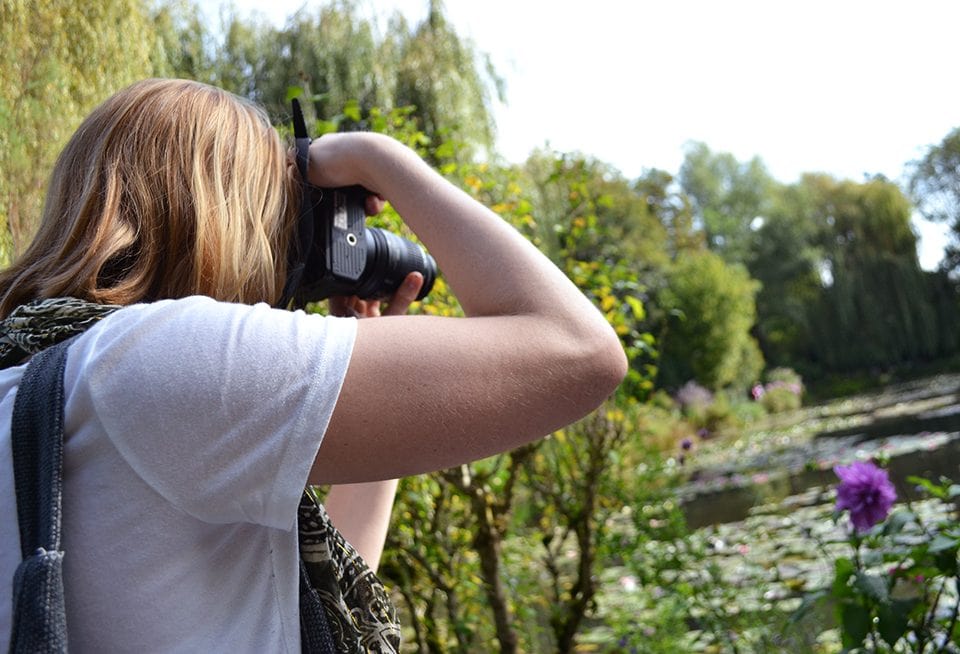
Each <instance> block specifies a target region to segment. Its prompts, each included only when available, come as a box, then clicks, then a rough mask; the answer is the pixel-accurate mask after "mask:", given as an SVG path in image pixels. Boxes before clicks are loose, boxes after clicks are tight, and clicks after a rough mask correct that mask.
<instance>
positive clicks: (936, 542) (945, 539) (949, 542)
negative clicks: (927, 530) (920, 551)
mask: <svg viewBox="0 0 960 654" xmlns="http://www.w3.org/2000/svg"><path fill="white" fill-rule="evenodd" d="M957 547H960V538H957V537H955V536H948V535H946V534H937V535H936V536H934V538H933V540H932V541H930V549H929V551H930V553H931V554H936V553H937V552H944V551H946V550H952V549H957Z"/></svg>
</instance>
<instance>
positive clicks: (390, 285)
mask: <svg viewBox="0 0 960 654" xmlns="http://www.w3.org/2000/svg"><path fill="white" fill-rule="evenodd" d="M364 234H365V235H366V237H365V238H366V245H367V263H366V266H365V267H364V270H363V276H362V277H361V279H360V280H359V281H358V283H357V288H356V291H355V292H356V295H357V296H359V297H362V298H366V299H379V300H384V299H388V298H390V297H391V296H392V295H393V294H394V293H396V291H397V289H398V288H400V284H402V283H403V280H404V279H406V277H407V275H408V274H410V273H412V272H419V273H420V274H422V275H423V286H422V287H421V288H420V293H419V294H418V295H417V299H418V300H422V299H423V298H424V297H426V295H427V294H428V293H429V292H430V289H431V288H433V282H434V280H436V278H437V263H436V261H434V260H433V257H432V256H430V255H429V254H428V253H427V251H426V250H424V249H423V248H422V247H421V246H419V245H417V244H416V243H414V242H413V241H410V240H408V239H405V238H403V237H402V236H397V235H396V234H394V233H393V232H387V231H384V230H382V229H377V228H376V227H368V228H366V229H365V230H364Z"/></svg>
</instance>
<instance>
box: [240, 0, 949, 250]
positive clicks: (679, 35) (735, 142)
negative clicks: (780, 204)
mask: <svg viewBox="0 0 960 654" xmlns="http://www.w3.org/2000/svg"><path fill="white" fill-rule="evenodd" d="M224 2H229V0H224ZM318 4H320V3H318V2H316V0H233V5H234V6H235V7H237V9H238V10H239V12H240V14H241V15H244V16H249V15H250V14H251V12H252V11H257V12H259V13H261V14H262V15H263V16H265V17H267V18H268V19H269V20H272V21H273V22H275V23H276V24H278V25H282V24H283V22H284V20H285V18H286V17H287V16H289V15H290V14H292V13H293V12H295V11H296V10H297V9H299V8H301V7H303V6H306V7H308V8H309V7H311V6H314V5H318ZM428 4H429V0H361V6H363V7H367V8H369V11H370V12H371V14H373V15H381V16H384V17H386V16H387V15H389V14H390V13H392V11H393V10H394V9H399V10H400V11H402V12H403V13H404V14H405V15H406V16H407V17H408V19H409V20H410V21H411V22H416V21H419V20H420V19H422V18H423V17H424V16H425V15H426V12H427V7H428ZM445 7H446V10H447V15H448V17H449V18H450V20H451V21H452V22H453V23H454V25H455V26H456V29H457V31H458V33H459V34H461V35H462V36H465V37H467V38H470V39H472V40H473V42H474V44H475V46H476V48H477V49H478V50H480V51H482V52H486V53H488V54H489V55H490V56H491V58H492V60H493V62H494V65H495V66H496V68H497V70H498V71H499V73H500V74H501V75H502V76H503V77H504V78H505V79H506V83H507V88H506V100H507V103H506V105H504V106H501V107H498V108H497V111H496V119H497V124H498V128H499V139H498V150H499V152H500V153H501V154H503V155H504V156H505V157H506V158H507V159H509V160H511V161H521V160H523V159H524V158H525V157H526V155H527V154H528V153H529V152H530V150H531V149H533V148H535V147H537V146H540V145H544V144H549V145H550V146H551V147H553V148H554V149H556V150H559V151H580V152H583V153H585V154H587V155H591V156H593V157H596V158H597V159H600V160H602V161H605V162H608V163H610V164H611V165H613V166H614V167H615V168H617V169H619V170H620V171H621V172H622V173H623V174H624V175H625V176H626V177H628V178H634V177H637V176H639V175H640V174H641V173H642V172H643V171H644V170H645V169H647V168H662V169H665V170H667V171H670V172H672V173H676V172H677V170H678V169H679V167H680V164H681V163H682V161H683V153H684V144H685V143H687V142H688V141H691V140H696V141H703V142H705V143H706V144H707V145H708V146H709V147H710V148H711V149H712V150H714V151H722V152H731V153H732V154H733V155H734V156H736V157H737V158H738V159H740V160H746V159H749V158H751V157H753V156H755V155H756V156H759V157H760V158H761V159H763V161H764V162H765V163H766V165H767V167H768V169H769V170H770V172H771V173H772V174H773V176H774V177H775V178H777V179H778V180H780V181H782V182H793V181H795V180H796V179H797V178H798V177H799V175H800V174H801V173H803V172H810V171H822V172H827V173H830V174H832V175H835V176H837V177H840V178H849V179H853V180H857V181H860V180H862V179H863V176H864V175H865V174H875V173H882V174H883V175H886V176H887V177H889V178H890V179H893V180H895V181H901V180H902V177H903V173H904V167H905V165H906V164H907V163H908V162H909V161H911V160H914V159H916V158H918V157H919V156H921V155H922V154H923V152H924V151H925V150H926V148H927V147H928V146H930V145H933V144H937V143H939V142H940V141H941V140H942V139H943V137H944V136H946V134H947V133H948V132H949V131H950V130H951V129H953V128H954V127H957V126H960V84H958V83H957V66H958V64H960V41H958V39H957V36H956V34H957V26H958V25H960V2H956V0H940V1H934V0H908V1H902V2H890V1H885V0H874V1H872V2H867V1H861V0H830V1H826V0H806V1H804V2H797V1H795V0H793V1H786V0H766V1H748V0H727V1H724V2H720V1H717V0H713V1H711V0H699V1H698V0H658V1H657V2H649V1H631V0H579V1H576V2H574V1H572V0H552V1H551V0H446V1H445ZM384 24H385V21H384ZM916 223H917V227H918V232H919V234H920V236H921V263H922V264H923V265H924V266H925V267H932V266H934V265H935V264H936V263H937V261H939V259H940V256H941V254H942V250H943V232H944V228H943V226H931V225H929V224H925V223H924V222H923V221H919V220H918V221H916Z"/></svg>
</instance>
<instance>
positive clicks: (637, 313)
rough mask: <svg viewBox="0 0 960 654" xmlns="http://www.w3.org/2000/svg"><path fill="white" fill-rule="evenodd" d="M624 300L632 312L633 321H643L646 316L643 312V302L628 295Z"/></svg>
mask: <svg viewBox="0 0 960 654" xmlns="http://www.w3.org/2000/svg"><path fill="white" fill-rule="evenodd" d="M626 300H627V304H629V305H630V309H631V310H632V311H633V317H634V319H635V320H643V318H644V316H645V315H646V312H645V311H644V308H643V302H641V301H640V300H638V299H637V298H635V297H633V296H632V295H628V296H627V297H626Z"/></svg>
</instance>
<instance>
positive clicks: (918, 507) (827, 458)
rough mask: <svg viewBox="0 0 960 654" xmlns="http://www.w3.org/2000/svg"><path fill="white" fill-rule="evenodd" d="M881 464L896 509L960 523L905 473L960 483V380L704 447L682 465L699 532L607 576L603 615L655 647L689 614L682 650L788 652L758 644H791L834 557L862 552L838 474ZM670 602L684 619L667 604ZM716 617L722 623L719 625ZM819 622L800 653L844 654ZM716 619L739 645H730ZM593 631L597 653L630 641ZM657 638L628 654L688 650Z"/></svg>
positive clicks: (648, 551)
mask: <svg viewBox="0 0 960 654" xmlns="http://www.w3.org/2000/svg"><path fill="white" fill-rule="evenodd" d="M870 458H874V459H880V460H882V461H884V465H885V466H886V467H887V469H888V470H889V472H890V477H891V479H892V480H893V481H894V483H895V485H896V487H897V492H898V502H904V501H906V502H909V503H910V504H909V508H910V509H911V510H912V511H913V512H914V513H915V514H916V515H917V516H919V517H920V519H921V521H923V522H924V523H925V524H932V523H935V522H937V521H940V520H944V519H948V518H949V517H950V516H951V515H956V507H953V506H950V505H946V504H944V503H941V502H939V501H932V500H918V499H917V498H918V493H917V489H915V488H914V487H913V485H912V484H911V483H909V482H907V478H908V477H909V476H910V475H917V476H921V477H926V478H928V479H933V480H938V479H939V478H940V477H941V476H945V477H948V478H952V479H954V480H958V481H960V375H941V376H938V377H934V378H930V379H925V380H920V381H915V382H911V383H906V384H901V385H897V386H892V387H888V388H886V389H884V390H882V391H879V392H876V393H871V394H865V395H861V396H857V397H854V398H849V399H844V400H840V401H835V402H830V403H826V404H823V405H821V406H816V407H807V408H804V409H802V410H800V411H797V412H795V413H792V414H790V415H780V416H775V417H774V418H773V419H771V420H770V421H769V422H768V423H767V424H764V425H758V426H757V427H756V428H754V429H750V430H749V431H746V432H744V433H743V434H739V435H737V436H735V437H732V438H731V437H728V438H726V439H720V438H718V439H715V440H708V441H703V442H701V443H698V444H697V445H696V447H695V448H694V449H693V450H692V451H691V452H690V453H689V456H688V457H687V460H686V463H685V464H684V465H682V466H681V465H680V463H679V462H677V463H676V469H677V470H678V472H680V473H682V474H684V475H686V479H687V481H686V483H685V485H684V486H683V487H682V490H681V493H680V496H681V502H682V507H683V513H684V515H685V517H686V519H687V522H688V527H689V532H688V535H687V536H685V537H684V538H683V539H682V540H681V541H677V540H671V541H664V542H660V543H658V542H646V543H645V544H644V545H643V547H644V548H645V549H644V551H642V552H638V553H636V555H635V557H634V560H633V563H632V565H626V566H623V567H612V568H608V569H606V570H604V572H603V582H604V583H603V591H602V593H601V596H600V597H599V602H598V605H599V608H600V614H601V615H602V616H607V620H608V621H609V622H608V623H607V624H610V622H612V623H616V620H617V616H620V619H622V618H623V616H630V618H629V620H630V621H631V623H632V624H634V625H635V627H636V629H638V630H641V631H642V633H643V634H644V636H643V638H644V639H647V638H648V637H649V638H652V639H654V640H655V639H656V638H657V637H658V634H661V633H663V632H664V631H665V627H664V626H663V625H664V623H665V618H667V619H669V617H670V616H671V615H674V614H676V615H680V616H682V624H683V625H684V626H683V627H681V629H680V631H684V630H686V631H687V634H686V636H684V638H685V640H683V641H681V646H682V651H689V652H728V651H733V652H740V653H741V654H743V653H745V652H769V651H783V650H782V649H778V647H780V646H782V645H783V643H782V642H781V644H780V645H777V646H774V647H773V649H771V648H770V647H769V645H767V646H760V645H758V643H760V642H762V640H763V638H764V637H769V636H772V637H774V638H776V637H777V635H778V634H781V635H782V634H783V633H784V631H783V629H784V625H787V624H789V620H790V616H791V615H793V613H794V612H795V611H796V610H797V609H798V607H800V606H801V603H802V601H803V597H804V596H805V595H806V594H807V593H808V592H810V591H813V590H816V589H819V588H823V587H825V586H827V585H829V584H830V583H831V580H832V578H833V574H834V564H833V561H834V559H835V558H837V556H849V555H850V547H849V544H848V542H847V524H846V520H845V519H844V520H840V521H839V522H838V521H837V520H835V519H834V510H833V507H834V503H835V491H834V488H835V485H836V483H837V481H838V480H837V477H836V475H835V473H834V472H833V467H834V466H836V465H838V464H839V465H845V464H849V463H850V462H852V461H854V460H858V459H860V460H864V459H870ZM635 535H636V532H631V533H630V534H629V535H628V538H634V537H635ZM670 559H673V560H674V561H675V569H674V570H673V571H672V572H671V571H669V570H668V571H667V574H664V572H663V571H662V570H661V571H660V572H659V573H657V575H654V576H652V577H650V579H649V580H648V581H643V580H642V579H641V578H640V577H641V576H643V573H642V572H641V571H642V570H643V568H644V566H645V565H654V564H653V563H651V562H652V561H655V560H660V561H663V560H670ZM683 588H687V590H686V591H684V590H682V589H683ZM956 592H957V589H956V588H955V586H953V585H948V586H947V587H946V592H945V593H944V596H943V598H942V600H943V601H944V602H945V603H948V602H953V601H955V597H956ZM671 603H672V605H673V606H675V607H676V608H675V609H674V613H673V614H671V613H670V612H669V611H668V610H667V609H666V608H665V607H667V606H669V605H671ZM711 615H713V616H714V618H713V619H716V620H719V622H716V621H715V622H714V626H713V627H710V626H709V623H710V620H711V619H712V618H711V617H710V616H711ZM718 616H720V617H718ZM820 618H822V620H821V621H820V622H818V623H817V624H815V625H813V626H812V628H811V629H810V630H809V633H808V634H807V635H806V636H805V638H807V637H809V638H810V639H812V640H808V641H807V642H806V644H805V645H803V646H801V647H799V648H798V647H796V646H794V647H793V648H792V649H791V651H796V652H798V653H799V652H813V651H816V652H839V651H840V649H841V648H840V646H839V636H838V634H837V631H836V629H835V626H831V622H832V617H831V616H819V618H818V619H820ZM716 624H722V625H725V626H724V627H723V628H722V631H723V633H725V634H729V636H730V638H733V639H739V640H738V641H737V642H739V645H738V646H736V647H734V646H732V643H733V642H734V641H733V640H731V641H730V642H728V643H726V644H724V643H723V639H724V638H726V636H723V637H720V639H719V640H718V638H717V636H716ZM793 628H795V627H793ZM751 630H753V634H754V635H753V636H751ZM618 633H622V632H618ZM711 634H712V635H711ZM757 634H760V635H759V636H758V635H757ZM590 635H591V637H592V638H593V639H594V640H593V641H592V643H595V644H596V647H597V648H598V649H601V650H604V651H619V650H618V649H617V647H614V648H613V650H609V647H610V645H609V643H616V642H619V641H617V640H616V639H615V638H619V637H620V636H619V635H618V634H614V633H612V632H611V631H610V629H609V628H607V627H603V628H598V629H596V630H595V631H593V632H592V633H591V634H590ZM764 635H765V636H764ZM586 640H587V642H586V643H585V645H586V646H587V647H588V648H589V647H590V646H591V645H592V643H591V642H590V641H589V639H586ZM630 642H632V643H636V642H637V641H636V640H632V641H630ZM641 642H644V641H643V640H641ZM646 642H647V645H646V646H644V645H641V646H639V647H637V646H632V647H631V648H629V650H628V651H637V652H640V651H648V650H649V651H656V652H661V651H680V650H676V646H678V645H676V643H677V641H671V642H673V643H674V645H672V647H674V649H673V650H670V649H669V648H667V649H664V648H661V647H653V646H652V645H651V644H650V643H652V642H653V640H648V641H646ZM767 642H769V641H767ZM644 647H647V648H648V650H647V649H644ZM605 648H606V649H605ZM585 651H587V650H585Z"/></svg>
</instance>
